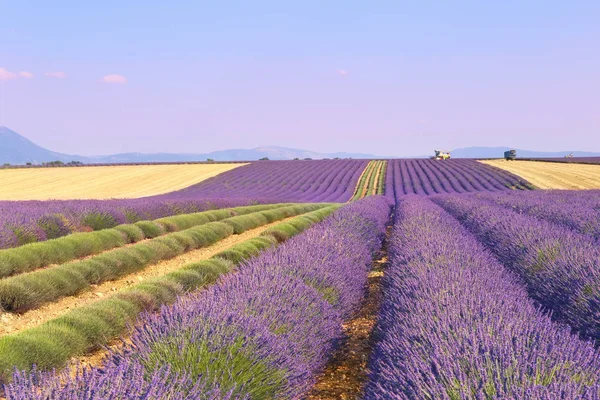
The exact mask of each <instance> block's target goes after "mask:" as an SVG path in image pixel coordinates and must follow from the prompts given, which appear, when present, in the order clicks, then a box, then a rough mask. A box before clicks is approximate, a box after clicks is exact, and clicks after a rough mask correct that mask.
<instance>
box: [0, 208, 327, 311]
mask: <svg viewBox="0 0 600 400" xmlns="http://www.w3.org/2000/svg"><path fill="white" fill-rule="evenodd" d="M326 206H327V204H298V205H293V206H287V207H282V208H279V209H275V210H267V211H260V212H257V213H251V214H247V215H242V216H236V217H232V218H229V219H225V220H222V221H221V222H210V223H208V224H204V225H200V226H196V227H193V228H189V229H186V230H183V231H180V232H173V233H169V234H166V235H164V236H160V237H157V238H154V239H151V240H149V241H147V242H144V243H137V244H134V245H133V246H130V247H125V248H119V249H115V250H111V251H108V252H105V253H102V254H99V255H97V256H94V257H90V258H88V259H85V260H78V261H74V262H71V263H67V264H62V265H59V266H56V267H52V268H47V269H43V270H38V271H34V272H31V273H27V274H21V275H17V276H14V277H11V278H7V279H4V280H2V281H0V306H1V307H2V308H3V309H4V310H6V311H11V312H23V311H27V310H30V309H33V308H36V307H39V306H40V305H42V304H44V303H48V302H51V301H55V300H57V299H59V298H61V297H65V296H71V295H74V294H77V293H78V292H80V291H82V290H83V289H86V288H88V287H89V286H90V285H92V284H98V283H101V282H106V281H110V280H114V279H117V278H119V277H122V276H125V275H128V274H131V273H133V272H136V271H140V270H142V269H144V268H145V267H146V266H148V265H150V264H154V263H157V262H159V261H162V260H167V259H170V258H173V257H175V256H177V255H180V254H183V253H186V252H188V251H190V250H193V249H198V248H201V247H206V246H209V245H211V244H214V243H216V242H218V241H219V240H222V239H224V238H226V237H228V236H230V235H232V234H234V233H240V232H243V231H244V230H246V229H251V228H254V227H258V226H261V225H264V224H266V223H268V222H269V221H275V220H279V219H284V218H287V217H290V216H294V215H298V214H302V213H306V212H309V211H313V210H315V209H318V208H323V207H326Z"/></svg>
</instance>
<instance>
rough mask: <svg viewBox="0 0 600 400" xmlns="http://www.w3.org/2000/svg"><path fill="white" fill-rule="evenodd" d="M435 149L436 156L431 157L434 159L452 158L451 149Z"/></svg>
mask: <svg viewBox="0 0 600 400" xmlns="http://www.w3.org/2000/svg"><path fill="white" fill-rule="evenodd" d="M434 151H435V156H433V157H431V159H432V160H449V159H450V152H449V151H443V150H434Z"/></svg>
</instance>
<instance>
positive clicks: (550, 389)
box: [364, 197, 600, 400]
mask: <svg viewBox="0 0 600 400" xmlns="http://www.w3.org/2000/svg"><path fill="white" fill-rule="evenodd" d="M457 198H458V197H454V199H457ZM397 220H398V223H397V225H396V226H395V227H394V230H393V234H392V237H391V239H390V267H389V268H388V270H387V271H386V275H385V276H384V299H383V304H382V306H381V311H380V315H379V318H378V322H377V327H376V331H375V332H376V345H375V349H374V352H373V354H372V358H371V360H370V371H371V374H370V378H369V382H368V384H367V387H366V391H365V394H364V398H365V399H376V400H380V399H381V400H383V399H386V400H387V399H509V398H510V399H548V400H550V399H559V398H563V399H566V398H569V399H575V398H577V399H597V398H599V396H600V382H599V379H600V378H599V377H600V356H599V355H598V353H597V352H596V351H595V349H594V347H593V346H592V344H591V343H589V342H584V341H582V340H580V339H578V338H577V337H576V336H574V335H572V334H570V332H569V330H568V329H567V328H565V327H561V326H559V325H557V324H555V323H553V322H552V321H551V320H550V318H549V317H548V316H546V315H544V314H542V313H540V312H539V310H538V309H537V308H536V306H535V305H534V304H533V302H532V301H531V300H530V299H529V298H528V297H527V293H526V291H525V290H524V289H523V287H522V286H521V285H520V282H519V280H518V279H517V278H516V277H515V276H513V275H512V274H511V273H510V272H508V271H507V270H506V269H505V268H504V267H503V266H502V265H501V264H499V263H498V262H497V260H495V259H494V257H493V256H492V255H491V254H490V253H489V252H488V251H487V250H485V248H484V247H483V246H482V245H481V244H480V243H479V242H478V241H477V240H476V239H475V238H474V237H473V235H471V234H470V233H469V232H468V231H466V230H465V229H464V228H463V227H461V225H460V223H459V222H458V221H456V220H455V219H453V218H452V217H451V216H450V215H449V214H448V213H446V212H444V211H443V210H442V209H441V208H439V207H438V206H436V205H434V204H433V203H431V202H430V201H429V200H427V199H410V200H406V201H403V202H402V203H401V204H400V206H399V210H398V214H397Z"/></svg>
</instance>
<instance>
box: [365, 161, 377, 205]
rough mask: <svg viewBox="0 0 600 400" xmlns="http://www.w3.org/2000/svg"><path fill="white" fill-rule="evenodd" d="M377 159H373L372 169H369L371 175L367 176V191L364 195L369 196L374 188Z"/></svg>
mask: <svg viewBox="0 0 600 400" xmlns="http://www.w3.org/2000/svg"><path fill="white" fill-rule="evenodd" d="M379 163H380V162H379V161H373V169H372V171H371V175H370V176H369V183H368V184H367V192H366V195H365V197H367V196H371V194H372V193H373V189H374V188H375V180H376V179H377V176H378V172H379Z"/></svg>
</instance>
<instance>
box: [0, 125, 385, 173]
mask: <svg viewBox="0 0 600 400" xmlns="http://www.w3.org/2000/svg"><path fill="white" fill-rule="evenodd" d="M264 157H267V158H269V159H270V160H292V159H294V158H300V159H304V158H312V159H323V158H335V157H339V158H378V157H377V156H374V155H372V154H363V153H317V152H314V151H309V150H299V149H292V148H287V147H278V146H265V147H257V148H255V149H231V150H220V151H213V152H210V153H200V154H173V153H155V154H143V153H121V154H112V155H106V156H93V157H84V156H77V155H68V154H62V153H57V152H54V151H50V150H47V149H45V148H43V147H41V146H38V145H37V144H35V143H33V142H31V141H30V140H28V139H26V138H25V137H23V136H21V135H19V134H18V133H17V132H14V131H12V130H10V129H8V128H6V127H0V165H2V164H5V163H9V164H26V163H28V162H30V163H32V164H41V163H43V162H49V161H57V160H58V161H62V162H65V163H66V162H70V161H81V162H83V163H87V164H90V163H99V164H104V163H135V162H183V161H206V160H207V159H209V158H210V159H212V160H215V161H252V160H258V159H260V158H264Z"/></svg>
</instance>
